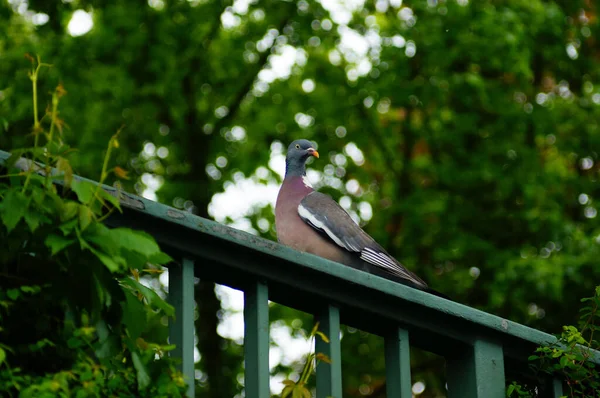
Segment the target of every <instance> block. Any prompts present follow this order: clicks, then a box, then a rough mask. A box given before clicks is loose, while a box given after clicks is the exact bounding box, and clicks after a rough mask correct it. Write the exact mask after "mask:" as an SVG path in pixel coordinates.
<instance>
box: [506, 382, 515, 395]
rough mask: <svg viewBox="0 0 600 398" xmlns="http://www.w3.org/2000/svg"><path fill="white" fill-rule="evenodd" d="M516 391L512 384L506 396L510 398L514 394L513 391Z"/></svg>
mask: <svg viewBox="0 0 600 398" xmlns="http://www.w3.org/2000/svg"><path fill="white" fill-rule="evenodd" d="M514 390H515V385H514V384H511V385H509V386H508V388H507V389H506V396H507V397H510V395H511V394H512V393H513V391H514Z"/></svg>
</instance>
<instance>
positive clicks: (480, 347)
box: [446, 339, 506, 398]
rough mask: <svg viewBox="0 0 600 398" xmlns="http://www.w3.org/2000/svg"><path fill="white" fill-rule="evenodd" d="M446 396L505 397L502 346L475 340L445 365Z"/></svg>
mask: <svg viewBox="0 0 600 398" xmlns="http://www.w3.org/2000/svg"><path fill="white" fill-rule="evenodd" d="M446 379H447V382H448V398H504V397H505V396H506V391H505V388H506V387H505V379H504V355H503V352H502V346H500V345H499V344H495V343H492V342H489V341H485V340H481V339H478V340H476V341H475V342H474V344H473V346H471V347H466V348H465V349H464V350H463V352H462V354H460V355H459V356H457V357H455V358H449V359H448V361H447V364H446Z"/></svg>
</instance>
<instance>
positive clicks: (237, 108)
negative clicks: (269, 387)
mask: <svg viewBox="0 0 600 398" xmlns="http://www.w3.org/2000/svg"><path fill="white" fill-rule="evenodd" d="M77 10H84V11H86V12H89V13H90V15H91V17H92V20H93V27H92V29H91V30H90V31H89V32H87V33H85V34H83V35H80V36H72V35H71V34H69V29H68V26H69V23H70V21H71V20H72V17H73V15H74V12H75V11H77ZM596 12H597V4H596V3H595V2H593V1H589V0H556V1H550V0H548V1H546V0H501V1H497V0H477V1H475V0H470V1H469V0H428V1H414V0H410V1H408V0H405V1H401V0H389V1H387V0H377V1H372V0H369V1H366V2H362V1H356V2H335V1H327V2H326V1H321V2H317V1H313V0H310V1H308V0H299V1H279V0H261V1H254V0H253V1H243V0H235V1H228V0H222V1H221V0H199V1H198V0H190V1H187V0H137V1H127V2H114V1H105V0H73V1H68V2H48V1H45V0H29V1H23V0H21V1H20V0H11V1H10V2H8V1H7V0H3V1H0V60H1V61H0V129H1V131H2V134H1V135H0V148H3V149H13V148H19V147H25V146H27V145H30V144H31V143H32V141H33V137H32V136H28V135H26V134H24V132H28V131H30V130H31V128H30V127H31V119H30V115H31V111H32V109H31V108H32V105H31V101H30V97H29V91H28V82H27V80H26V79H24V78H23V77H24V74H25V71H26V69H27V63H28V61H27V60H26V59H24V57H23V55H24V54H25V53H30V54H40V55H41V56H42V58H43V59H45V60H49V61H50V62H51V63H52V64H53V65H54V66H53V67H52V68H51V69H49V70H48V71H46V72H44V74H43V75H42V78H41V80H40V93H47V92H49V91H52V90H53V88H54V86H55V85H56V81H57V80H60V81H61V82H62V85H63V86H64V88H65V90H66V91H67V92H68V94H67V95H66V96H65V97H64V99H63V100H62V104H63V105H64V106H63V107H62V110H61V111H60V114H59V115H58V117H59V119H60V120H65V121H66V123H64V124H61V127H63V136H64V140H65V142H68V143H70V144H71V145H72V146H74V147H77V148H79V149H80V153H79V154H77V156H73V158H72V164H73V168H74V171H75V173H78V174H82V175H85V176H89V177H91V178H97V176H96V175H95V174H94V173H96V172H97V170H98V169H99V168H100V167H101V164H102V154H103V150H104V147H105V144H106V142H107V141H108V140H109V138H110V137H111V135H112V134H113V133H114V132H115V131H117V130H118V129H119V128H120V127H121V126H122V125H125V126H126V127H125V129H124V130H123V132H122V135H121V139H120V143H121V148H120V150H119V151H118V153H117V155H116V156H117V158H116V164H117V165H119V166H120V167H122V168H123V169H128V170H132V175H133V177H132V178H131V180H129V182H123V184H124V188H125V189H127V190H132V191H133V190H136V191H137V192H140V193H141V192H144V191H146V192H147V193H148V192H153V191H154V188H156V186H155V184H156V182H158V184H157V185H160V189H159V190H158V191H156V195H157V198H158V200H160V201H162V202H164V203H167V204H170V205H174V206H176V207H180V208H185V209H186V210H189V211H193V212H195V213H197V214H199V215H201V216H205V217H206V216H211V217H214V218H216V219H219V220H220V221H225V222H234V221H236V220H233V219H230V218H228V217H227V216H229V215H228V214H227V215H223V214H215V213H214V212H211V213H209V211H208V209H209V204H210V202H211V199H212V197H213V194H215V193H218V192H221V191H222V190H224V189H225V188H226V187H228V186H232V184H238V183H239V182H240V180H242V179H243V178H251V179H253V180H255V181H257V182H258V183H261V184H267V183H268V182H271V183H276V182H278V181H280V178H281V177H280V175H279V174H277V173H276V172H275V170H274V168H276V167H275V162H274V161H273V159H275V158H276V157H277V156H279V152H278V151H279V149H280V144H278V143H281V144H283V146H284V147H285V146H286V145H287V143H288V142H290V141H291V140H293V139H295V138H299V137H305V138H308V139H312V140H315V141H317V142H318V144H319V152H320V153H321V154H322V155H324V156H322V157H321V159H320V160H319V161H317V162H315V163H313V164H312V165H311V168H312V169H313V170H317V171H319V172H320V173H321V174H318V175H316V176H317V177H320V183H319V184H317V186H318V187H319V188H320V189H321V190H322V191H325V192H327V193H329V194H331V195H333V196H334V197H335V198H336V199H340V198H341V199H342V200H343V202H344V204H345V205H347V207H348V209H349V211H350V212H351V213H353V214H354V215H355V216H356V217H357V218H358V219H359V220H360V221H361V223H363V224H365V228H366V230H367V231H368V232H369V233H370V234H371V235H372V236H373V237H374V238H375V239H376V240H378V241H379V242H380V243H381V244H382V245H383V246H384V247H386V248H387V249H388V250H389V251H390V253H392V254H393V255H395V256H396V257H397V258H398V259H399V260H400V261H402V262H403V263H404V264H405V265H406V266H407V267H409V268H411V269H412V270H414V271H415V272H417V273H418V274H419V275H421V276H422V277H423V278H424V279H425V280H427V281H428V282H429V283H430V285H431V286H432V287H433V288H435V289H437V290H439V291H441V292H444V293H446V294H448V295H449V296H451V297H453V298H454V299H455V300H457V301H459V302H462V303H465V304H467V305H470V306H474V307H477V308H480V309H482V310H485V311H488V312H491V313H494V314H497V315H500V316H503V317H506V318H510V319H512V320H515V321H517V322H521V323H524V324H528V325H531V326H533V327H536V328H540V329H543V330H546V331H557V330H560V328H561V327H562V325H563V324H572V323H574V322H575V316H576V311H574V309H575V308H577V306H578V300H579V298H580V297H585V296H589V292H591V291H593V289H594V287H595V286H596V285H597V282H598V280H599V279H600V267H598V265H597V259H598V257H599V254H600V253H599V251H600V244H599V242H600V223H599V221H598V220H599V217H598V216H597V208H596V207H597V204H596V202H595V198H596V197H597V196H598V194H599V193H600V188H599V186H598V172H599V170H600V166H599V160H598V148H600V134H599V129H598V120H600V89H599V87H600V57H599V56H598V55H599V47H598V46H599V45H598V41H597V37H600V31H599V28H600V25H599V23H598V16H597V14H596ZM46 17H47V20H46ZM44 21H45V22H44ZM34 22H35V23H34ZM42 22H44V23H42ZM288 61H289V64H290V65H291V66H290V67H289V68H288V67H286V66H285V64H286V62H288ZM163 148H164V149H163ZM144 149H145V150H144ZM270 161H271V162H270ZM111 178H112V177H111ZM242 201H243V200H242ZM369 206H370V208H369ZM370 209H372V212H371V211H370ZM371 213H372V217H371ZM244 218H246V219H247V220H248V221H247V222H248V225H251V226H252V228H253V229H254V230H255V231H256V232H257V233H260V234H262V235H264V236H267V237H271V238H275V236H276V235H275V231H274V229H273V225H274V222H273V212H272V209H270V208H269V206H268V204H265V203H259V204H258V205H256V206H255V207H253V208H251V210H250V212H249V213H248V214H246V215H245V216H244ZM196 296H197V298H198V312H199V319H202V321H199V322H202V324H203V325H204V329H203V330H201V329H202V328H200V327H198V334H199V342H198V347H199V350H200V353H201V354H202V360H201V361H200V363H199V365H198V366H199V368H200V369H201V370H202V372H203V374H204V375H206V377H207V378H206V379H203V380H201V381H200V382H199V383H200V384H199V386H198V387H199V388H197V391H199V394H209V395H205V396H210V397H221V396H234V395H235V394H236V393H238V392H239V390H240V388H241V387H240V385H239V384H238V383H237V382H236V381H235V375H236V374H238V373H239V371H240V370H241V368H240V365H239V358H240V352H241V351H240V347H239V346H238V345H236V344H234V342H228V341H226V340H225V339H223V338H222V337H221V336H219V335H218V334H217V333H216V331H214V330H216V325H217V324H218V322H219V314H220V312H219V311H220V306H219V301H218V300H217V298H216V296H215V294H214V290H213V288H212V285H211V284H210V283H207V282H204V281H203V282H201V283H200V284H199V285H198V288H197V290H196ZM278 312H279V313H280V314H281V317H282V318H281V319H282V320H283V324H285V325H289V326H287V327H289V328H290V330H292V331H294V333H296V332H297V331H298V329H297V328H294V327H293V326H292V321H293V320H294V319H296V318H298V317H299V315H297V313H296V312H294V311H292V310H289V309H281V310H278ZM303 324H304V325H308V323H307V321H306V320H304V322H303ZM213 326H214V327H213ZM213 329H214V330H213ZM211 330H213V331H212V332H211ZM343 347H344V348H343V349H344V352H343V353H342V356H343V358H347V359H348V361H349V362H348V363H344V385H345V391H347V394H348V396H360V395H364V394H362V393H361V391H362V392H367V393H368V394H366V395H369V394H370V396H383V394H384V393H383V392H382V393H379V392H378V391H381V389H378V387H377V385H379V384H381V380H382V378H383V377H384V375H385V373H384V372H383V363H382V362H383V361H382V360H381V357H382V350H381V347H382V343H381V341H380V339H379V338H378V337H376V336H372V335H367V334H365V333H362V332H360V331H357V332H354V333H351V332H350V330H348V329H345V333H344V340H343ZM357 347H363V349H357ZM364 347H366V348H364ZM412 359H413V369H414V371H413V374H414V379H415V380H425V381H426V384H427V389H426V391H425V393H424V395H427V396H436V394H443V393H444V392H443V391H444V387H443V386H444V382H443V380H440V379H439V378H436V377H434V376H432V375H435V374H438V373H441V374H443V361H442V362H441V363H440V361H439V359H438V358H436V357H434V356H432V355H430V354H427V353H415V354H414V355H413V358H412ZM280 370H281V371H282V372H284V373H289V372H290V370H289V369H287V370H284V369H280V368H277V369H276V371H280ZM377 383H379V384H377ZM360 387H362V389H361V388H360Z"/></svg>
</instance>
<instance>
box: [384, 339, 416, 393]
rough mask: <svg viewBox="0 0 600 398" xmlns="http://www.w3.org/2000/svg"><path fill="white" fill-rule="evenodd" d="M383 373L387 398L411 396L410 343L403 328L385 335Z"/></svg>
mask: <svg viewBox="0 0 600 398" xmlns="http://www.w3.org/2000/svg"><path fill="white" fill-rule="evenodd" d="M385 374H386V379H385V384H386V391H387V397H388V398H412V381H411V378H410V345H409V340H408V332H407V331H406V330H404V329H400V328H398V329H396V330H394V331H392V333H390V334H388V335H387V336H385Z"/></svg>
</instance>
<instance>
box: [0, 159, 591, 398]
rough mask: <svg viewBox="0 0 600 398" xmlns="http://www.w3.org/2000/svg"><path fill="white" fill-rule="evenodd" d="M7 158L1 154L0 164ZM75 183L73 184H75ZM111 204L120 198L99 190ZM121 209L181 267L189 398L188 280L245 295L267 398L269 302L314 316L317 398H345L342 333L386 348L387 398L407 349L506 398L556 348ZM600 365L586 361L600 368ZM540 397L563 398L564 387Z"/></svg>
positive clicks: (204, 226) (451, 393)
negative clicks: (512, 377)
mask: <svg viewBox="0 0 600 398" xmlns="http://www.w3.org/2000/svg"><path fill="white" fill-rule="evenodd" d="M8 156H9V154H8V153H6V152H2V151H0V162H1V161H2V160H5V159H6V158H8ZM77 178H78V177H77ZM104 189H105V190H107V191H108V192H110V193H112V194H114V195H115V196H118V193H117V191H116V190H115V189H114V188H112V187H108V186H104ZM120 201H121V204H122V207H123V209H124V211H123V213H122V214H115V215H113V216H111V217H110V218H109V219H108V220H107V223H108V224H109V225H110V226H113V227H116V226H126V227H129V228H135V229H141V230H144V231H146V232H148V233H150V234H151V235H153V236H154V238H155V239H156V240H157V242H158V243H159V244H160V245H161V247H162V248H163V250H165V251H167V252H169V253H170V254H171V255H173V256H174V258H176V259H178V261H177V264H174V265H171V266H170V267H169V299H170V301H171V303H172V304H173V305H174V306H175V309H176V321H175V322H174V323H173V324H172V325H171V328H170V329H171V330H170V341H171V343H174V344H176V345H177V349H176V350H175V351H174V354H173V355H176V356H177V357H180V358H181V359H182V365H181V366H182V371H183V373H184V375H185V376H186V378H187V381H188V382H190V383H189V390H188V395H189V396H190V397H192V396H194V383H193V380H194V277H197V278H201V279H204V280H209V281H213V282H216V283H220V284H223V285H227V286H230V287H233V288H236V289H240V290H242V291H244V299H245V304H244V321H245V327H244V329H245V337H244V350H245V393H246V397H248V398H268V397H269V396H270V390H269V311H268V310H269V308H268V301H269V300H271V301H274V302H277V303H281V304H283V305H286V306H289V307H292V308H296V309H299V310H302V311H305V312H308V313H312V314H314V315H315V318H316V319H317V320H318V321H320V324H321V326H320V327H321V329H322V331H323V332H324V333H326V334H327V335H328V337H329V339H330V343H329V344H323V343H322V342H320V341H319V339H317V343H316V344H317V347H316V350H317V352H323V353H325V354H326V355H328V356H329V357H330V358H331V364H326V363H320V364H319V365H318V366H317V376H316V377H317V383H316V384H317V386H316V391H317V392H316V396H317V398H325V397H334V398H342V396H343V393H342V372H341V350H340V324H341V323H343V324H346V325H349V326H352V327H355V328H359V329H362V330H365V331H368V332H371V333H375V334H378V335H380V336H383V337H384V339H385V363H386V374H387V383H386V386H387V396H388V398H410V397H412V392H411V387H412V385H411V375H410V372H411V370H410V347H411V346H415V347H419V348H422V349H425V350H427V351H431V352H434V353H436V354H439V355H442V356H444V357H445V359H446V380H447V384H448V397H450V398H471V397H478V398H500V397H504V396H505V384H506V381H505V380H506V378H505V369H506V370H508V371H509V372H507V373H510V374H520V373H526V372H527V371H528V370H527V357H528V356H529V355H531V353H532V352H533V350H534V349H535V347H536V346H538V345H542V344H547V343H552V342H555V341H556V339H555V338H554V337H553V336H551V335H549V334H546V333H543V332H541V331H538V330H535V329H532V328H529V327H526V326H523V325H520V324H518V323H515V322H511V321H509V320H507V319H503V318H500V317H497V316H494V315H491V314H487V313H485V312H482V311H479V310H476V309H474V308H470V307H467V306H465V305H462V304H459V303H456V302H453V301H449V300H445V299H443V298H440V297H437V296H433V295H431V294H428V293H424V292H422V291H419V290H416V289H413V288H410V287H407V286H404V285H401V284H398V283H395V282H393V281H390V280H387V279H383V278H380V277H378V276H375V275H371V274H367V273H364V272H362V271H359V270H356V269H353V268H350V267H347V266H344V265H341V264H338V263H334V262H331V261H328V260H325V259H323V258H320V257H317V256H314V255H311V254H305V253H299V252H297V251H295V250H292V249H290V248H288V247H285V246H282V245H280V244H278V243H275V242H272V241H269V240H266V239H262V238H259V237H256V236H254V235H251V234H248V233H245V232H242V231H238V230H235V229H232V228H229V227H227V226H224V225H221V224H218V223H216V222H213V221H210V220H206V219H203V218H200V217H197V216H194V215H192V214H190V213H187V212H184V211H181V210H177V209H174V208H171V207H169V206H165V205H163V204H160V203H156V202H153V201H150V200H147V199H144V198H141V197H138V196H135V195H131V194H127V193H120ZM599 358H600V356H598V355H596V356H595V357H594V358H593V360H594V361H595V362H596V363H598V364H600V360H599ZM541 387H542V388H541V390H540V391H546V392H547V395H548V396H549V397H553V398H555V397H560V396H561V395H562V394H563V389H562V387H563V386H562V382H561V380H558V379H554V380H548V381H547V382H546V385H544V386H541Z"/></svg>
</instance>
